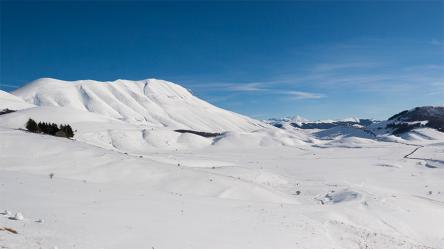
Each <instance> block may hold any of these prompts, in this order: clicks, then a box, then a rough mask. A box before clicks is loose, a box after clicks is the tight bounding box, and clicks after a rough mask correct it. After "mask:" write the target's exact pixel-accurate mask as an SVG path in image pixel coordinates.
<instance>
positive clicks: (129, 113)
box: [13, 78, 266, 132]
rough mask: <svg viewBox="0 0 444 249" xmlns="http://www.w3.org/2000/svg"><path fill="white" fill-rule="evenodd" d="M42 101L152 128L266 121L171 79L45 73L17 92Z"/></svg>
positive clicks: (227, 127) (251, 125)
mask: <svg viewBox="0 0 444 249" xmlns="http://www.w3.org/2000/svg"><path fill="white" fill-rule="evenodd" d="M13 94H14V95H16V96H18V97H20V98H22V99H24V100H25V101H26V102H28V103H31V104H34V105H38V106H60V107H70V108H74V109H78V110H83V111H89V112H94V113H98V114H102V115H105V116H108V117H110V118H114V119H119V120H123V121H126V122H129V123H133V124H145V125H147V126H150V127H169V128H172V129H175V128H180V129H192V130H198V131H209V132H216V131H253V130H256V129H258V128H261V127H263V126H266V125H265V124H263V123H262V122H260V121H257V120H253V119H251V118H248V117H245V116H242V115H240V114H236V113H233V112H230V111H226V110H223V109H221V108H218V107H215V106H213V105H211V104H209V103H207V102H205V101H203V100H201V99H199V98H197V97H195V96H193V95H192V94H191V93H190V92H189V91H188V90H186V89H185V88H183V87H181V86H179V85H176V84H174V83H171V82H167V81H163V80H156V79H149V80H142V81H129V80H117V81H114V82H99V81H93V80H80V81H73V82H68V81H62V80H56V79H49V78H42V79H38V80H36V81H33V82H31V83H30V84H28V85H26V86H24V87H22V88H20V89H18V90H16V91H14V92H13Z"/></svg>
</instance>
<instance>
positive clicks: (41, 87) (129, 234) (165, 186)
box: [0, 78, 444, 249]
mask: <svg viewBox="0 0 444 249" xmlns="http://www.w3.org/2000/svg"><path fill="white" fill-rule="evenodd" d="M400 111H401V110H400ZM30 118H32V119H33V120H35V121H36V122H50V123H56V124H69V125H70V126H71V127H72V128H73V130H74V133H75V135H74V137H73V138H72V139H68V138H64V137H57V136H51V135H46V134H43V133H31V132H29V131H27V130H26V129H25V124H26V123H27V121H28V119H30ZM443 124H444V107H439V106H435V107H419V108H414V109H412V110H408V111H404V112H401V113H399V114H397V115H395V116H393V117H392V118H390V119H389V120H385V121H374V120H366V119H346V120H339V121H317V122H310V121H307V120H304V119H302V118H286V119H273V120H267V121H259V120H255V119H252V118H249V117H246V116H243V115H240V114H237V113H234V112H230V111H227V110H223V109H221V108H218V107H215V106H213V105H211V104H209V103H207V102H205V101H203V100H201V99H199V98H197V97H195V96H193V95H192V94H191V92H190V91H188V90H187V89H185V88H183V87H181V86H179V85H176V84H174V83H171V82H167V81H162V80H155V79H149V80H141V81H128V80H117V81H114V82H98V81H92V80H81V81H73V82H67V81H61V80H56V79H49V78H43V79H39V80H36V81H34V82H31V83H29V84H27V85H25V86H24V87H22V88H19V89H17V90H16V91H13V92H11V93H7V92H3V91H0V248H4V249H6V248H8V249H16V248H19V249H21V248H23V249H30V248H35V249H39V248H42V249H46V248H47V249H54V248H57V249H67V248H77V249H79V248H84V249H139V248H140V249H146V248H147V249H249V248H251V249H262V248H263V249H298V248H309V249H323V248H326V249H327V248H329V249H333V248H335V249H340V248H345V249H348V248H350V249H355V248H362V249H364V248H367V249H370V248H378V249H379V248H381V249H390V248H406V249H407V248H409V249H411V248H435V249H442V248H444V126H443Z"/></svg>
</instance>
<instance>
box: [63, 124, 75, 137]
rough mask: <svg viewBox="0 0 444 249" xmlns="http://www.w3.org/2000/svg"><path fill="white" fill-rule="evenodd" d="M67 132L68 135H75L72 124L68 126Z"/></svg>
mask: <svg viewBox="0 0 444 249" xmlns="http://www.w3.org/2000/svg"><path fill="white" fill-rule="evenodd" d="M65 134H66V137H74V132H73V131H72V128H71V125H67V126H66V130H65Z"/></svg>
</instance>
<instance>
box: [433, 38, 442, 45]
mask: <svg viewBox="0 0 444 249" xmlns="http://www.w3.org/2000/svg"><path fill="white" fill-rule="evenodd" d="M430 44H431V45H435V46H439V45H442V42H441V41H439V40H436V39H432V40H431V41H430Z"/></svg>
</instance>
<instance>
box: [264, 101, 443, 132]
mask: <svg viewBox="0 0 444 249" xmlns="http://www.w3.org/2000/svg"><path fill="white" fill-rule="evenodd" d="M265 122H266V123H268V124H271V125H273V126H275V127H277V128H282V129H288V128H299V129H319V130H326V129H332V128H335V127H354V128H358V129H364V130H366V131H368V132H372V133H375V134H376V133H381V132H383V133H391V134H394V135H399V134H402V133H405V132H408V131H411V130H413V129H415V128H424V127H427V128H433V129H436V130H438V131H441V132H444V106H422V107H416V108H413V109H411V110H405V111H402V112H400V113H398V114H396V115H393V116H392V117H390V118H389V119H388V120H385V121H377V120H373V119H359V118H348V119H343V120H319V121H309V120H307V119H304V118H301V117H299V116H296V117H295V118H281V119H276V118H273V119H268V120H265Z"/></svg>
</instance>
